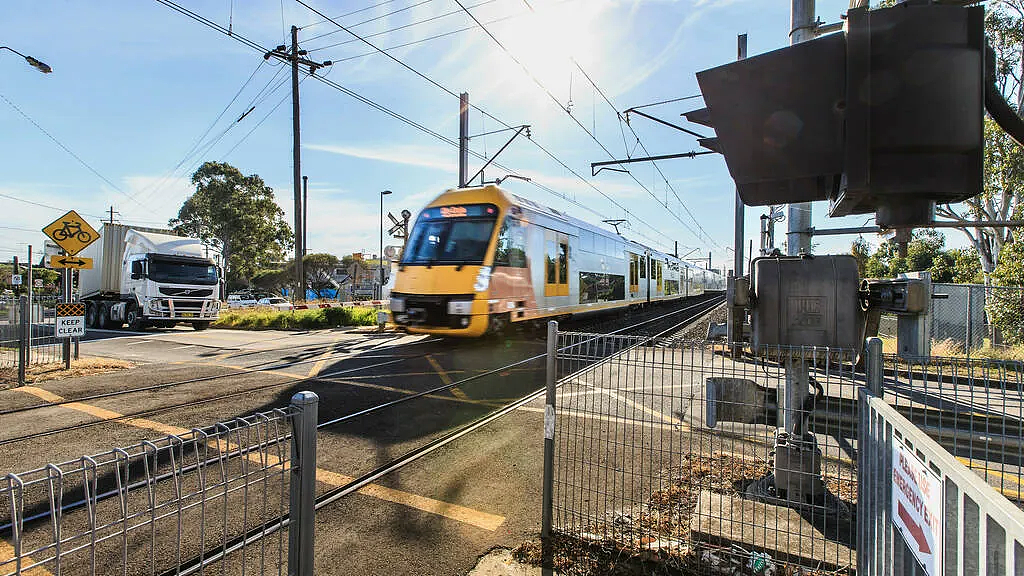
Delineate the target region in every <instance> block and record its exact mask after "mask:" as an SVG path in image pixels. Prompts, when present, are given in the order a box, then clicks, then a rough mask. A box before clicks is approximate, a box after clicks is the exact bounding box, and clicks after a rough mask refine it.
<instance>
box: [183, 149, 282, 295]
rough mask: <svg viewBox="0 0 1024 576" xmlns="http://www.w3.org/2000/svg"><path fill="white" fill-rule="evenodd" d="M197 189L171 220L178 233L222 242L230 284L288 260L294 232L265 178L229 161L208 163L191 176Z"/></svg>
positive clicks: (213, 241) (216, 242) (218, 243)
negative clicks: (264, 181) (285, 258)
mask: <svg viewBox="0 0 1024 576" xmlns="http://www.w3.org/2000/svg"><path fill="white" fill-rule="evenodd" d="M192 184H193V185H195V187H196V192H195V194H193V195H192V196H190V197H189V198H188V199H187V200H185V203H184V204H183V205H182V207H181V210H179V211H178V217H177V218H173V219H171V221H170V222H169V224H170V225H171V226H173V227H174V231H175V232H177V233H178V234H182V235H185V236H191V237H195V238H200V239H202V240H203V241H205V242H211V243H215V244H216V245H218V246H219V247H220V249H221V253H222V254H223V256H224V260H225V261H226V262H227V280H228V282H229V283H233V282H239V281H248V280H250V279H251V278H252V277H253V275H254V274H255V273H256V272H257V271H258V270H260V269H263V268H269V267H270V265H271V264H272V263H273V262H279V261H281V260H282V259H283V258H284V252H285V250H287V249H288V248H290V247H291V245H292V244H291V237H292V231H291V228H290V227H289V226H288V223H287V222H285V221H284V211H283V210H281V208H280V207H279V206H278V205H277V203H276V202H274V191H273V190H272V189H271V188H270V187H269V186H267V185H266V184H264V183H263V179H262V178H260V177H259V176H257V175H255V174H252V175H249V176H245V175H243V174H242V173H241V172H240V171H239V170H238V169H237V168H235V167H234V166H231V165H230V164H224V163H219V162H206V163H204V164H203V165H202V166H200V167H199V169H198V170H196V172H195V174H193V175H192Z"/></svg>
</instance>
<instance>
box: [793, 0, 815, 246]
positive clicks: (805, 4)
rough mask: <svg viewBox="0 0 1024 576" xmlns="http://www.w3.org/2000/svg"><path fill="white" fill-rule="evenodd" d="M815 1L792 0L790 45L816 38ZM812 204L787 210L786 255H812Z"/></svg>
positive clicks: (808, 203)
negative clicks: (810, 232) (810, 230)
mask: <svg viewBox="0 0 1024 576" xmlns="http://www.w3.org/2000/svg"><path fill="white" fill-rule="evenodd" d="M814 28H815V21H814V0H792V9H791V11H790V30H789V39H790V45H793V44H799V43H801V42H806V41H808V40H812V39H813V38H814V33H815V30H814ZM810 227H811V203H810V202H799V203H796V204H790V205H789V208H788V209H787V229H786V253H787V254H789V255H790V256H797V255H799V254H810V253H811V235H810V234H809V229H810Z"/></svg>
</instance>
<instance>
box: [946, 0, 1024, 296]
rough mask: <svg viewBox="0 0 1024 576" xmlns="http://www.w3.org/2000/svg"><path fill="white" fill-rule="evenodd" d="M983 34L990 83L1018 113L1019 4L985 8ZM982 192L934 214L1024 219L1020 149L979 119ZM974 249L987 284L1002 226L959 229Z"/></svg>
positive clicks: (1006, 236) (1023, 2)
mask: <svg viewBox="0 0 1024 576" xmlns="http://www.w3.org/2000/svg"><path fill="white" fill-rule="evenodd" d="M985 33H986V35H987V36H988V39H989V41H990V43H991V44H992V47H993V49H994V50H995V52H996V69H995V74H996V84H997V86H998V87H999V89H1000V91H1001V92H1002V93H1003V96H1004V97H1005V98H1006V100H1007V102H1009V103H1010V105H1011V107H1016V109H1017V114H1020V115H1024V89H1022V80H1024V78H1022V71H1024V0H995V1H994V2H992V3H990V4H989V5H988V7H987V10H986V14H985ZM984 160H985V174H984V179H983V184H984V191H983V192H982V193H981V194H980V195H978V196H976V197H974V198H971V199H969V200H967V201H965V202H964V203H963V204H962V205H960V206H959V207H954V206H950V205H944V206H939V207H938V209H937V210H936V213H938V214H939V215H940V216H945V217H947V218H951V219H953V220H957V221H960V222H969V221H975V220H981V221H989V222H991V221H995V220H1008V219H1011V218H1020V217H1022V216H1024V150H1022V149H1021V146H1020V145H1019V144H1017V143H1016V142H1014V141H1013V139H1011V138H1010V136H1009V135H1007V134H1006V132H1004V131H1003V129H1002V128H1000V127H999V126H998V125H996V123H995V121H993V120H992V119H991V118H985V151H984ZM959 230H960V231H961V232H963V233H964V234H966V235H967V237H968V238H969V239H970V241H971V245H972V246H974V247H975V249H976V251H977V254H978V261H979V263H980V265H981V268H982V271H983V272H984V275H985V281H986V283H988V282H989V281H990V276H991V274H992V273H993V272H994V271H995V269H996V267H997V266H998V265H999V261H1000V257H1001V254H1002V251H1003V249H1004V248H1005V247H1006V245H1007V244H1010V243H1012V242H1013V235H1012V234H1011V231H1010V229H1008V228H1005V227H991V228H976V229H971V228H960V229H959Z"/></svg>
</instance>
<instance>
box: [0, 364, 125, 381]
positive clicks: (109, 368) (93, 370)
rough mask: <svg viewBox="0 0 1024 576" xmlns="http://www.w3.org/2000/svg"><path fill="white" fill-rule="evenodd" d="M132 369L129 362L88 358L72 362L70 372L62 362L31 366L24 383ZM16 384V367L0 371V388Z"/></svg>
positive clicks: (26, 372)
mask: <svg viewBox="0 0 1024 576" xmlns="http://www.w3.org/2000/svg"><path fill="white" fill-rule="evenodd" d="M132 367H134V364H132V363H131V362H127V361H124V360H116V359H114V358H101V357H88V358H81V359H79V360H72V361H71V369H70V370H65V369H64V363H63V362H59V363H54V364H33V365H31V366H29V367H28V369H27V370H26V371H25V383H26V384H35V383H38V382H46V381H48V380H67V379H69V378H78V377H80V376H91V375H94V374H105V373H107V372H117V371H120V370H128V369H129V368H132ZM17 382H18V369H17V367H14V368H2V369H0V386H2V385H11V384H17Z"/></svg>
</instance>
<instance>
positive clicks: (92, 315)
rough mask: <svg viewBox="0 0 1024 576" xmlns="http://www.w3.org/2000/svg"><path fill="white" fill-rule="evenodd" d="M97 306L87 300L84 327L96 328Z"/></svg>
mask: <svg viewBox="0 0 1024 576" xmlns="http://www.w3.org/2000/svg"><path fill="white" fill-rule="evenodd" d="M97 308H98V306H97V305H96V304H94V303H92V302H87V303H86V305H85V326H86V328H96V322H97V310H96V309H97Z"/></svg>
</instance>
